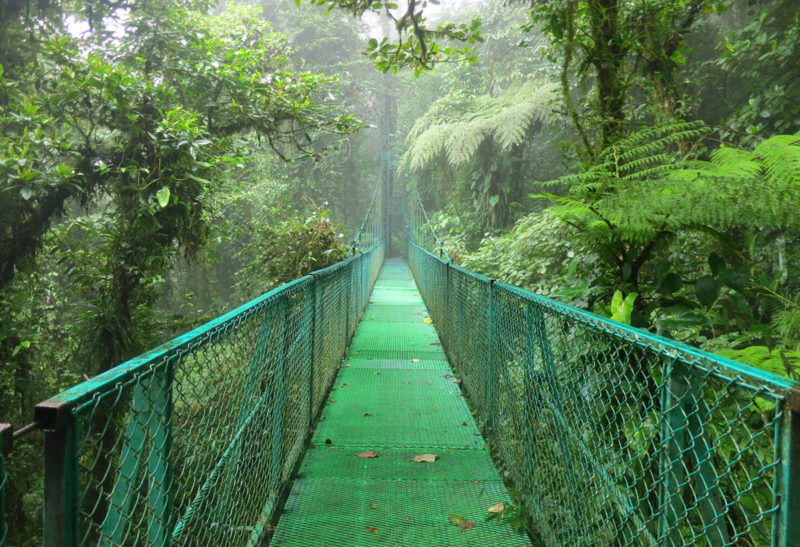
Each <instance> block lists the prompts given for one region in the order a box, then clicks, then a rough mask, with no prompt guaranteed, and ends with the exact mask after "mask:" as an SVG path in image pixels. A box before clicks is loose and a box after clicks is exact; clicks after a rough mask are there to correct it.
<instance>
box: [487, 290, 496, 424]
mask: <svg viewBox="0 0 800 547" xmlns="http://www.w3.org/2000/svg"><path fill="white" fill-rule="evenodd" d="M494 292H495V286H494V279H491V280H489V312H488V316H487V318H488V323H489V325H488V329H487V330H488V332H489V359H488V360H487V367H486V430H487V433H488V432H491V431H492V429H493V428H494V382H495V371H494V369H495V360H496V358H497V348H496V345H497V343H496V341H495V338H496V336H497V333H496V330H497V326H496V324H495V323H496V321H497V319H496V317H495V316H496V314H497V310H496V309H495V308H496V304H495V296H494Z"/></svg>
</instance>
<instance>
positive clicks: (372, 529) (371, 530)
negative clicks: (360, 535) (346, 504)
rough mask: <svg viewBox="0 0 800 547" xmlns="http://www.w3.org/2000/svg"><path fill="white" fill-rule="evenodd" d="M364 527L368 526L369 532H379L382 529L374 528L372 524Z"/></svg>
mask: <svg viewBox="0 0 800 547" xmlns="http://www.w3.org/2000/svg"><path fill="white" fill-rule="evenodd" d="M364 528H366V530H367V532H372V533H373V534H377V533H378V532H379V531H380V530H378V529H377V528H373V527H372V526H364Z"/></svg>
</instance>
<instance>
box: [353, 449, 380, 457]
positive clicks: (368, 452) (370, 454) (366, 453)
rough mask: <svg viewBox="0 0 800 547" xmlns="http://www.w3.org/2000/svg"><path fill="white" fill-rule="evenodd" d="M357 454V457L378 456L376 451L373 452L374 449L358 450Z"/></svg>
mask: <svg viewBox="0 0 800 547" xmlns="http://www.w3.org/2000/svg"><path fill="white" fill-rule="evenodd" d="M357 455H358V457H359V458H377V457H378V453H377V452H375V451H374V450H367V451H366V452H359V453H358V454H357Z"/></svg>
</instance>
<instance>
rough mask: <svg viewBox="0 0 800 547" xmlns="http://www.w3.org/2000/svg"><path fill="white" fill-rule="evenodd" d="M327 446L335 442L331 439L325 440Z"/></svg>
mask: <svg viewBox="0 0 800 547" xmlns="http://www.w3.org/2000/svg"><path fill="white" fill-rule="evenodd" d="M325 444H333V441H332V440H330V439H325Z"/></svg>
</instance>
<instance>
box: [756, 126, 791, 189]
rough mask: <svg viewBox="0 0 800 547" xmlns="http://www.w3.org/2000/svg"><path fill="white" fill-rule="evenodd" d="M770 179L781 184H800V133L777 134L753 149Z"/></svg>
mask: <svg viewBox="0 0 800 547" xmlns="http://www.w3.org/2000/svg"><path fill="white" fill-rule="evenodd" d="M751 157H752V158H753V159H754V160H760V161H761V163H762V164H763V165H764V172H765V174H766V176H767V178H768V179H769V180H771V181H772V182H776V183H779V184H787V185H798V184H800V133H796V134H794V135H776V136H774V137H771V138H769V139H767V140H766V141H764V142H762V143H761V144H759V145H758V147H756V149H755V150H754V151H753V153H752V156H751Z"/></svg>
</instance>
